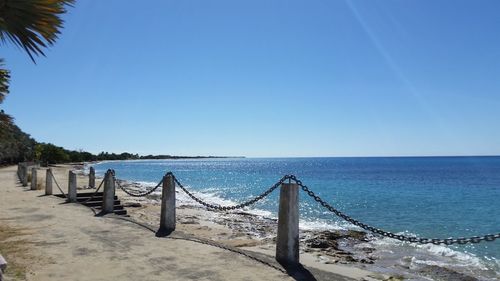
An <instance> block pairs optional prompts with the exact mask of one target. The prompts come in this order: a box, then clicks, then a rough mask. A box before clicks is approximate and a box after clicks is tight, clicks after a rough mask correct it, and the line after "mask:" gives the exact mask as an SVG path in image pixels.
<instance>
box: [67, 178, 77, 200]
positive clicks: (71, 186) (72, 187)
mask: <svg viewBox="0 0 500 281" xmlns="http://www.w3.org/2000/svg"><path fill="white" fill-rule="evenodd" d="M68 174H69V175H68V201H69V202H76V201H77V200H76V174H75V173H74V172H73V171H69V173H68Z"/></svg>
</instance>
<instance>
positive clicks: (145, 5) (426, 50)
mask: <svg viewBox="0 0 500 281" xmlns="http://www.w3.org/2000/svg"><path fill="white" fill-rule="evenodd" d="M499 10H500V2H498V1H494V0H492V1H486V0H483V1H460V0H450V1H446V0H438V1H434V0H433V1H420V0H418V1H417V0H408V1H395V0H370V1H331V0H328V1H327V0H324V1H291V0H290V1H277V0H276V1H274V0H273V1H269V0H262V1H260V0H252V1H234V0H227V1H215V0H214V1H206V0H199V1H194V0H187V1H144V2H140V3H139V2H137V1H125V0H107V1H78V3H77V4H76V6H75V7H74V8H70V10H69V13H68V14H67V15H65V17H64V18H65V20H66V23H65V28H64V30H63V31H62V34H61V36H60V39H59V40H58V42H57V43H56V44H55V45H54V46H53V47H51V48H50V49H49V50H47V51H46V55H47V56H46V57H39V58H38V59H37V64H36V65H35V64H33V63H32V62H31V61H30V59H29V57H28V56H27V55H26V54H25V53H23V52H22V51H21V50H19V49H17V48H16V47H13V46H11V45H2V46H1V50H2V54H1V56H2V57H4V58H5V59H6V63H7V67H8V68H9V69H11V71H12V73H11V74H12V83H11V94H10V95H9V96H8V97H7V99H6V100H5V102H4V103H3V104H2V105H1V108H2V109H4V110H5V111H6V112H8V113H9V114H11V115H13V116H14V117H15V118H16V122H17V124H18V125H19V126H20V127H21V128H22V129H23V130H25V131H26V132H28V133H30V134H31V135H32V136H33V137H35V138H36V139H37V140H38V141H43V142H51V143H55V144H57V145H61V146H64V147H66V148H69V149H84V150H88V151H91V152H96V153H97V152H100V151H110V152H122V151H129V152H134V153H135V152H137V153H140V154H149V153H153V154H175V155H245V156H264V157H265V156H397V155H499V154H500V130H499V129H498V128H499V127H498V124H499V121H500V79H499V74H500V35H499V34H500V33H499V30H500V17H499V16H498V11H499Z"/></svg>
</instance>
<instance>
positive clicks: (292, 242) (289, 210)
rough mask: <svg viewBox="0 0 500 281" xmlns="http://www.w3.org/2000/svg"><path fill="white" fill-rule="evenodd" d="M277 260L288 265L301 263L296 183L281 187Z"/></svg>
mask: <svg viewBox="0 0 500 281" xmlns="http://www.w3.org/2000/svg"><path fill="white" fill-rule="evenodd" d="M276 260H277V261H278V262H279V263H281V264H286V265H294V264H298V263H299V186H298V185H297V184H295V183H283V184H282V185H281V190H280V206H279V214H278V236H277V238H276Z"/></svg>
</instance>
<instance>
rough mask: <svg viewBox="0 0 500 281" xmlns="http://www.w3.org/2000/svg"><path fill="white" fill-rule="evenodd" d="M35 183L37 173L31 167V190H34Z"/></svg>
mask: <svg viewBox="0 0 500 281" xmlns="http://www.w3.org/2000/svg"><path fill="white" fill-rule="evenodd" d="M36 184H37V173H36V168H35V167H33V168H31V190H36Z"/></svg>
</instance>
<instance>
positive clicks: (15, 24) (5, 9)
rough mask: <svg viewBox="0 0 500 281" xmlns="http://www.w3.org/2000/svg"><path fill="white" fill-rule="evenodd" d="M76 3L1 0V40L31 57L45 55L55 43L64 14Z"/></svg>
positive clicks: (50, 0)
mask: <svg viewBox="0 0 500 281" xmlns="http://www.w3.org/2000/svg"><path fill="white" fill-rule="evenodd" d="M73 3H74V0H0V40H1V41H2V42H5V41H6V40H10V41H11V42H12V43H14V44H15V45H17V46H19V47H21V48H22V49H24V50H25V51H26V52H27V53H28V55H29V56H30V58H31V59H32V60H33V62H34V61H35V60H34V58H33V55H43V56H45V54H44V53H43V49H44V48H46V47H47V46H50V45H52V44H54V42H55V41H56V39H57V36H58V34H59V33H60V29H61V28H62V24H63V20H62V19H61V17H60V16H61V14H63V13H65V12H66V6H72V5H73Z"/></svg>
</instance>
